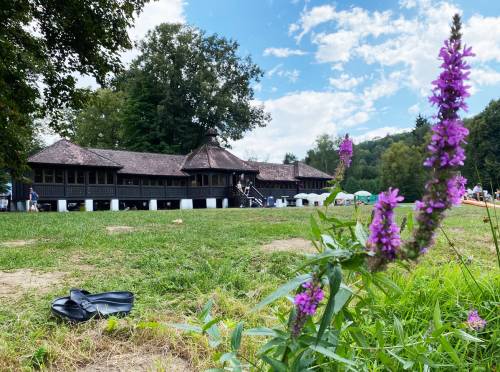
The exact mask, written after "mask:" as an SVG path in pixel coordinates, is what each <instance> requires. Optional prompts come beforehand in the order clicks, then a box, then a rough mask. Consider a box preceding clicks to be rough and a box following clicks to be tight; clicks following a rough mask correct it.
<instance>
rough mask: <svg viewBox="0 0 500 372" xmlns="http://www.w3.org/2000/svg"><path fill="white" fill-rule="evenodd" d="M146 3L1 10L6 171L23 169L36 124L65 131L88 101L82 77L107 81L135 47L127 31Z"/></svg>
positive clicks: (88, 0)
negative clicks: (67, 117) (68, 117)
mask: <svg viewBox="0 0 500 372" xmlns="http://www.w3.org/2000/svg"><path fill="white" fill-rule="evenodd" d="M146 2H147V0H122V1H115V0H68V1H58V0H46V1H40V0H22V1H14V2H7V3H8V4H7V3H6V4H4V6H2V22H1V23H0V38H1V40H2V47H1V48H0V60H1V61H2V63H1V64H0V91H1V92H2V94H1V95H0V132H1V133H2V136H0V168H8V169H10V170H11V172H12V175H13V176H14V177H16V178H17V177H20V176H21V175H22V173H23V171H24V167H25V161H26V157H27V149H28V148H29V146H28V145H29V143H30V141H31V139H32V137H33V133H34V129H35V128H34V123H33V122H34V119H36V118H41V117H44V118H45V119H46V120H48V121H49V124H50V126H51V128H52V129H54V130H56V131H57V132H60V133H65V129H66V128H65V127H64V125H63V122H64V121H63V120H62V116H63V112H64V110H65V109H67V108H69V107H79V106H81V105H82V103H83V102H84V100H85V98H86V94H85V92H84V91H82V90H79V89H77V88H76V86H75V82H76V80H75V77H74V75H75V74H77V73H80V74H83V75H90V76H93V77H94V78H95V79H96V80H97V82H98V83H100V84H105V83H106V82H107V80H108V77H109V76H108V75H109V74H110V73H116V72H118V71H119V70H120V68H121V63H120V60H119V58H118V55H119V53H120V52H122V51H123V50H124V49H127V48H130V47H131V43H130V40H129V37H128V34H127V29H128V27H130V26H131V25H132V22H133V19H134V16H135V15H136V14H137V13H139V12H140V11H141V10H142V8H143V6H144V4H145V3H146Z"/></svg>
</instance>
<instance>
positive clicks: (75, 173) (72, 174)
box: [68, 170, 85, 185]
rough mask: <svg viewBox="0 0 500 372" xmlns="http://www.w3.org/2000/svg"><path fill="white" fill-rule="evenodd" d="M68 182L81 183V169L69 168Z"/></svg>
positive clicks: (83, 179) (82, 174)
mask: <svg viewBox="0 0 500 372" xmlns="http://www.w3.org/2000/svg"><path fill="white" fill-rule="evenodd" d="M68 183H71V184H79V185H83V184H84V183H85V173H84V172H83V171H82V170H69V171H68Z"/></svg>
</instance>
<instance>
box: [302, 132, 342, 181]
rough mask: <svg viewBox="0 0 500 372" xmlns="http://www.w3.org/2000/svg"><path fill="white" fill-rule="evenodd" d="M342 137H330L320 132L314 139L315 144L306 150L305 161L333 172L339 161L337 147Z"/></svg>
mask: <svg viewBox="0 0 500 372" xmlns="http://www.w3.org/2000/svg"><path fill="white" fill-rule="evenodd" d="M341 141H342V137H340V136H339V137H336V138H332V137H331V136H329V135H328V134H322V135H320V136H319V137H318V138H317V139H316V145H315V147H314V148H313V149H311V150H309V151H308V152H307V155H306V158H305V162H306V164H309V165H311V166H312V167H315V168H317V169H319V170H322V171H323V172H326V173H328V174H333V172H334V171H335V168H336V167H337V163H338V162H339V154H338V147H339V145H340V142H341Z"/></svg>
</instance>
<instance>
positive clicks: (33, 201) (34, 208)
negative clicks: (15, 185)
mask: <svg viewBox="0 0 500 372" xmlns="http://www.w3.org/2000/svg"><path fill="white" fill-rule="evenodd" d="M29 201H30V202H29V210H28V212H38V194H37V193H36V191H34V190H33V188H32V187H30V194H29Z"/></svg>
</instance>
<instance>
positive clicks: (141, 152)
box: [85, 147, 187, 157]
mask: <svg viewBox="0 0 500 372" xmlns="http://www.w3.org/2000/svg"><path fill="white" fill-rule="evenodd" d="M85 148H86V149H88V150H91V151H95V150H102V151H121V152H132V153H134V154H147V155H168V156H182V157H186V156H187V155H182V154H164V153H162V152H150V151H133V150H126V149H100V148H97V147H85Z"/></svg>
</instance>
